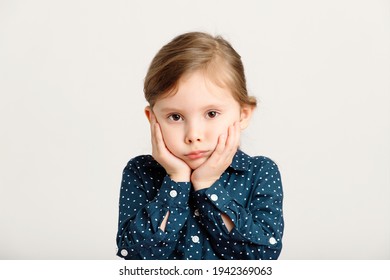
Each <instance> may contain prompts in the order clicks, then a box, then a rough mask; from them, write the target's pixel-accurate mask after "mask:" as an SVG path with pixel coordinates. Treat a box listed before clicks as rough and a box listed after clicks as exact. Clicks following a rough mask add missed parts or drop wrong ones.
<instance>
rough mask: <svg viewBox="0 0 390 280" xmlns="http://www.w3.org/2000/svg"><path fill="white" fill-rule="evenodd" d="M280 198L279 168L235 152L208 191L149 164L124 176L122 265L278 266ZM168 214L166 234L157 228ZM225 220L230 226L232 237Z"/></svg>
mask: <svg viewBox="0 0 390 280" xmlns="http://www.w3.org/2000/svg"><path fill="white" fill-rule="evenodd" d="M282 202H283V190H282V182H281V177H280V173H279V170H278V167H277V165H276V164H275V163H274V162H273V161H272V160H270V159H269V158H266V157H263V156H257V157H250V156H248V155H247V154H245V153H243V152H242V151H240V150H238V151H237V153H236V155H235V156H234V159H233V161H232V164H231V165H230V167H229V168H227V169H226V171H225V172H224V173H223V174H222V175H221V177H220V179H219V180H217V181H216V182H215V183H214V184H213V185H212V186H211V187H210V188H206V189H201V190H198V191H195V190H194V189H193V187H192V185H191V183H190V182H175V181H173V180H171V179H170V177H169V176H168V175H167V174H166V172H165V170H164V168H163V167H162V166H161V165H160V164H158V163H157V162H156V161H155V160H154V159H153V157H152V156H150V155H145V156H138V157H135V158H133V159H131V160H130V161H129V162H128V164H127V165H126V167H125V168H124V171H123V179H122V184H121V190H120V199H119V226H118V233H117V246H118V253H117V255H118V256H119V257H122V258H125V259H145V260H147V259H149V260H150V259H158V260H163V259H252V260H254V259H267V260H270V259H277V258H278V257H279V254H280V252H281V249H282V236H283V228H284V222H283V212H282ZM168 211H169V212H170V214H169V217H168V221H167V225H166V228H165V231H162V230H161V229H160V228H159V226H160V225H161V223H162V221H163V219H164V217H165V215H166V213H167V212H168ZM222 213H225V214H226V215H228V216H229V217H230V219H231V220H232V221H233V223H234V228H233V229H232V230H231V231H230V232H229V231H228V230H227V228H226V226H225V224H224V222H223V220H222V217H221V214H222Z"/></svg>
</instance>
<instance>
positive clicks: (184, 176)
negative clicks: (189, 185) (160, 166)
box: [168, 172, 191, 182]
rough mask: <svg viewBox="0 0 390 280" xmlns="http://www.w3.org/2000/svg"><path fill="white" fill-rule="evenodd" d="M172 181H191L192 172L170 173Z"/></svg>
mask: <svg viewBox="0 0 390 280" xmlns="http://www.w3.org/2000/svg"><path fill="white" fill-rule="evenodd" d="M168 175H169V177H170V178H171V180H172V181H175V182H189V181H190V177H191V174H190V173H187V172H182V173H171V174H168Z"/></svg>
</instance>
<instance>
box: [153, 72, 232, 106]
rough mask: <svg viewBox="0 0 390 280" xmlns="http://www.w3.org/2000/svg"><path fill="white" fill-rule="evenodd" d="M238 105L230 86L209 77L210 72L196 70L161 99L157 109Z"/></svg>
mask: <svg viewBox="0 0 390 280" xmlns="http://www.w3.org/2000/svg"><path fill="white" fill-rule="evenodd" d="M237 104H238V102H237V101H236V100H235V99H234V97H233V94H232V91H231V89H230V88H229V87H228V86H226V85H224V84H222V83H220V82H218V80H216V79H215V77H214V76H213V75H209V71H205V70H196V71H194V72H190V73H187V74H185V75H184V76H183V77H181V78H180V79H179V81H178V83H177V85H176V87H175V89H174V91H172V92H171V93H170V94H168V95H166V96H164V97H162V98H159V99H158V100H157V101H156V103H155V107H157V108H161V107H167V106H168V107H172V106H176V107H181V108H186V107H190V108H196V107H205V106H206V107H207V106H212V105H215V106H216V105H218V106H234V105H237Z"/></svg>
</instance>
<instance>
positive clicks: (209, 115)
mask: <svg viewBox="0 0 390 280" xmlns="http://www.w3.org/2000/svg"><path fill="white" fill-rule="evenodd" d="M218 115H219V113H218V112H217V111H209V112H207V118H209V119H214V118H215V117H216V116H218Z"/></svg>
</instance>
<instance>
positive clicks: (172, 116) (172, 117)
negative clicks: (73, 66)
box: [168, 114, 183, 122]
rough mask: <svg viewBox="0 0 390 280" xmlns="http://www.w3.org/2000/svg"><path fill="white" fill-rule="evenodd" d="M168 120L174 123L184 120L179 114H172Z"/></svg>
mask: <svg viewBox="0 0 390 280" xmlns="http://www.w3.org/2000/svg"><path fill="white" fill-rule="evenodd" d="M168 119H170V120H171V121H174V122H178V121H181V120H183V118H182V117H181V116H180V115H179V114H170V115H169V116H168Z"/></svg>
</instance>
